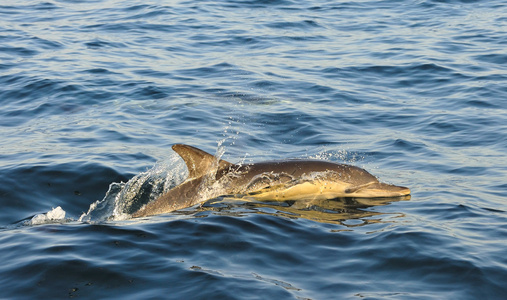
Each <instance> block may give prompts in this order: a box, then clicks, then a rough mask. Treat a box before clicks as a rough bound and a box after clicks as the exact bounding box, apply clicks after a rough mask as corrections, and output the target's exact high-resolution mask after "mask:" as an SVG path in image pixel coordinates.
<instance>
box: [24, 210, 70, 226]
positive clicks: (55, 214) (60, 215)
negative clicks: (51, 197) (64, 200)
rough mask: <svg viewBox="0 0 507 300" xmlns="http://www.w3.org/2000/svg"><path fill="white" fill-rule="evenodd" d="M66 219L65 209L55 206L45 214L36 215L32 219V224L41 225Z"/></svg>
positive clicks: (30, 222)
mask: <svg viewBox="0 0 507 300" xmlns="http://www.w3.org/2000/svg"><path fill="white" fill-rule="evenodd" d="M64 219H65V211H64V210H63V209H62V208H61V207H60V206H58V207H56V208H53V209H52V210H50V211H48V212H47V213H45V214H38V215H35V216H34V217H33V218H32V219H31V220H30V221H29V224H30V225H41V224H47V223H54V222H59V221H62V220H64Z"/></svg>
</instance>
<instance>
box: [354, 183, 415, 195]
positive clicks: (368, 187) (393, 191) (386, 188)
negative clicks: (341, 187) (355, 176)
mask: <svg viewBox="0 0 507 300" xmlns="http://www.w3.org/2000/svg"><path fill="white" fill-rule="evenodd" d="M345 193H346V194H347V197H358V198H391V197H404V196H408V195H410V189H409V188H407V187H404V186H397V185H392V184H387V183H382V182H378V181H377V182H371V183H367V184H363V185H360V186H355V187H351V188H348V189H346V190H345Z"/></svg>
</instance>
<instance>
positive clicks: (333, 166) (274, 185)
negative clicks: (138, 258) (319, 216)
mask: <svg viewBox="0 0 507 300" xmlns="http://www.w3.org/2000/svg"><path fill="white" fill-rule="evenodd" d="M172 149H173V150H174V151H175V152H176V153H178V154H179V155H180V156H181V158H183V160H184V161H185V164H186V166H187V168H188V178H187V179H186V180H185V181H184V182H183V183H182V184H180V185H178V186H176V187H174V188H173V189H171V190H169V191H168V192H167V193H165V194H163V195H162V196H160V197H159V198H158V199H156V200H154V201H152V202H150V203H148V204H146V205H145V206H144V207H142V208H141V209H139V210H138V211H137V212H135V213H134V214H132V216H133V217H134V218H137V217H145V216H151V215H156V214H163V213H168V212H171V211H175V210H178V209H182V208H186V207H190V206H193V205H196V204H198V203H203V202H205V201H207V200H209V199H213V198H216V197H219V196H225V195H230V196H233V197H236V198H243V199H252V200H260V201H262V200H270V201H286V200H322V199H334V198H349V197H350V198H391V197H404V196H408V195H410V189H408V188H406V187H402V186H395V185H390V184H386V183H381V182H379V181H378V180H377V178H376V177H375V176H373V175H371V174H370V173H368V172H367V171H365V170H363V169H361V168H358V167H355V166H350V165H346V164H337V163H332V162H327V161H321V160H284V161H269V162H260V163H253V164H244V165H242V164H232V163H230V162H227V161H225V160H218V159H217V158H216V157H215V156H213V155H211V154H209V153H206V152H204V151H202V150H200V149H197V148H195V147H192V146H188V145H183V144H176V145H173V146H172Z"/></svg>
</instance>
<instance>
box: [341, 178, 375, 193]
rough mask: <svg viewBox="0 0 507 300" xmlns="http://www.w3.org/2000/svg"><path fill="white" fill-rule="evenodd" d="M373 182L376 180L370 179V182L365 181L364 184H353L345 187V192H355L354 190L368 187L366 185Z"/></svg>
mask: <svg viewBox="0 0 507 300" xmlns="http://www.w3.org/2000/svg"><path fill="white" fill-rule="evenodd" d="M375 183H377V182H374V181H372V182H368V183H365V184H360V185H354V186H351V187H348V188H346V189H345V193H346V194H352V193H355V192H357V191H359V190H361V189H364V188H365V187H368V186H370V185H372V184H375Z"/></svg>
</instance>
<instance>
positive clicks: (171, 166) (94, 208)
mask: <svg viewBox="0 0 507 300" xmlns="http://www.w3.org/2000/svg"><path fill="white" fill-rule="evenodd" d="M186 176H187V170H186V168H185V165H184V164H181V159H180V158H179V156H177V155H173V156H172V157H171V158H170V159H169V160H168V161H164V162H159V163H157V164H155V166H154V167H153V168H151V169H150V170H148V171H146V172H142V173H140V174H138V175H136V176H134V177H133V178H132V179H130V180H129V181H128V182H126V183H124V182H120V183H117V182H113V183H111V184H110V185H109V190H108V191H107V193H106V195H105V196H104V198H103V199H102V200H98V201H96V202H94V203H92V204H91V205H90V208H89V209H88V212H86V213H83V214H82V215H81V217H79V220H78V221H80V222H92V223H95V222H103V221H119V220H126V219H129V218H130V216H131V214H132V213H134V212H135V211H137V210H139V209H140V208H141V207H142V206H143V205H145V204H147V203H148V202H150V201H152V200H154V199H156V198H158V197H159V196H160V195H162V194H163V193H165V192H167V191H169V190H170V189H172V188H173V187H175V186H176V185H177V184H179V183H181V182H182V181H183V180H184V178H186Z"/></svg>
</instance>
